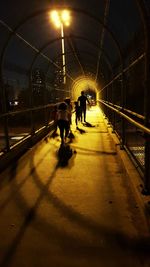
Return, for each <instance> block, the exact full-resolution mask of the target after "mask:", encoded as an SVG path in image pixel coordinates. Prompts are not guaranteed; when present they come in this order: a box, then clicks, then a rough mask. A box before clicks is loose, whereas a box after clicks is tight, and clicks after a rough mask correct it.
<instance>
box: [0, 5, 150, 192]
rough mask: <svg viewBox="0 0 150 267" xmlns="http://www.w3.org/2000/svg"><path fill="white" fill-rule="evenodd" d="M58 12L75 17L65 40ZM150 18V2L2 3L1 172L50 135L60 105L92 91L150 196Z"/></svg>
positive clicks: (66, 28)
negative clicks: (55, 19) (56, 22)
mask: <svg viewBox="0 0 150 267" xmlns="http://www.w3.org/2000/svg"><path fill="white" fill-rule="evenodd" d="M54 9H57V10H59V11H61V10H62V9H63V10H64V9H65V10H66V9H67V10H69V11H70V14H71V21H70V26H69V27H65V26H64V27H63V30H64V34H63V36H62V34H61V32H60V29H56V28H55V27H54V25H53V24H52V22H51V20H50V11H52V10H54ZM18 10H19V12H18ZM149 16H150V4H149V2H148V1H144V0H126V1H120V0H116V1H110V0H102V1H97V0H94V1H88V3H87V1H80V0H76V1H73V2H72V1H69V0H66V1H55V0H53V1H45V0H44V1H41V2H40V3H38V5H37V1H36V0H31V1H30V6H29V4H28V3H26V2H25V1H23V2H22V1H20V2H18V1H17V0H14V1H13V3H12V2H10V3H9V7H8V5H7V3H6V2H4V1H3V2H2V3H1V9H0V32H1V44H0V82H1V85H0V94H1V100H0V104H1V105H0V125H1V127H0V134H1V142H0V155H1V158H0V161H1V162H2V163H1V166H3V165H4V163H3V162H6V164H7V163H8V162H9V160H11V159H12V158H13V157H14V156H15V155H16V154H18V152H16V151H19V150H20V149H21V148H20V147H23V146H24V144H25V143H26V142H30V140H31V139H33V138H35V139H36V137H35V136H37V135H38V134H39V133H42V132H44V131H46V130H49V127H51V126H52V124H53V109H54V106H55V104H56V103H57V102H60V101H62V100H63V99H64V98H65V97H71V99H72V101H75V100H77V98H78V96H79V95H80V92H81V91H82V90H84V91H85V93H86V94H87V95H89V96H90V97H92V98H94V99H95V101H97V104H98V105H100V106H101V109H102V110H103V112H104V114H105V115H106V116H107V118H108V120H109V121H110V123H111V124H112V126H113V129H114V131H115V132H116V133H117V135H118V136H119V139H120V143H121V148H124V149H126V150H127V151H128V153H129V154H130V156H131V157H132V158H133V159H134V161H135V162H136V164H138V168H139V170H140V173H141V176H142V179H143V180H144V183H145V191H146V192H150V164H149V162H150V127H149V124H150V79H149V77H150V37H149V36H150V28H149ZM62 44H63V45H64V51H63V50H62ZM64 58H65V64H64V62H63V59H64ZM64 70H65V71H64ZM64 77H65V79H66V82H65V83H64ZM14 150H15V152H14Z"/></svg>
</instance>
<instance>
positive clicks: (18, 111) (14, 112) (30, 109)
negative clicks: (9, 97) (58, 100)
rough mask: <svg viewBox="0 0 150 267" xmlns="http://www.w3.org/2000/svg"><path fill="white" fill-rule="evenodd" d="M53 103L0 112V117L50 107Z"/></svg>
mask: <svg viewBox="0 0 150 267" xmlns="http://www.w3.org/2000/svg"><path fill="white" fill-rule="evenodd" d="M55 105H56V104H47V105H44V106H38V107H34V108H27V109H23V110H16V111H11V112H7V113H4V114H0V119H1V118H3V117H7V116H11V115H17V114H21V113H26V112H30V111H35V110H40V109H45V108H50V107H53V106H55Z"/></svg>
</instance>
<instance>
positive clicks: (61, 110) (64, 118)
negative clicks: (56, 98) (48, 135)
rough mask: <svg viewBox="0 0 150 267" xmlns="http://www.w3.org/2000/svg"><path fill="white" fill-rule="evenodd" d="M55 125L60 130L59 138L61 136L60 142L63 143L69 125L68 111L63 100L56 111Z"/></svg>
mask: <svg viewBox="0 0 150 267" xmlns="http://www.w3.org/2000/svg"><path fill="white" fill-rule="evenodd" d="M56 119H57V125H58V127H59V130H60V138H61V144H64V143H65V141H66V138H67V137H68V134H69V127H70V123H69V120H70V112H69V111H68V109H67V104H66V103H65V102H62V103H61V104H60V105H59V107H58V111H57V116H56Z"/></svg>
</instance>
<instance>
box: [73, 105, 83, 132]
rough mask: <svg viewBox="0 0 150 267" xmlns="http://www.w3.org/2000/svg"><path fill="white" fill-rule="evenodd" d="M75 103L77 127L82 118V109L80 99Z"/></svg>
mask: <svg viewBox="0 0 150 267" xmlns="http://www.w3.org/2000/svg"><path fill="white" fill-rule="evenodd" d="M74 105H75V110H74V112H75V124H76V128H77V127H78V122H79V121H80V120H81V109H80V107H79V104H78V101H75V102H74Z"/></svg>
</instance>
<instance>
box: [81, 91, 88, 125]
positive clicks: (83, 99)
mask: <svg viewBox="0 0 150 267" xmlns="http://www.w3.org/2000/svg"><path fill="white" fill-rule="evenodd" d="M86 102H88V104H90V102H89V100H88V98H87V97H86V96H85V95H84V91H81V95H80V96H79V97H78V103H79V106H80V110H81V122H82V119H83V117H84V122H86Z"/></svg>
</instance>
